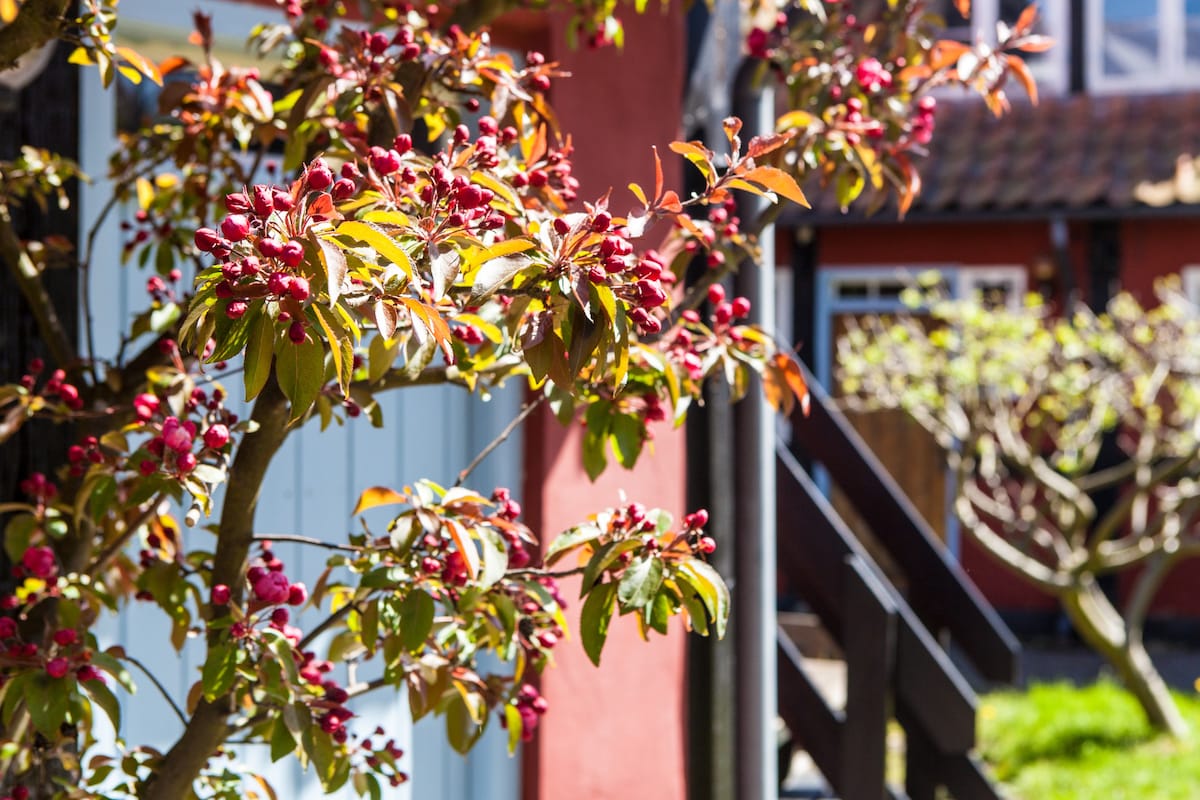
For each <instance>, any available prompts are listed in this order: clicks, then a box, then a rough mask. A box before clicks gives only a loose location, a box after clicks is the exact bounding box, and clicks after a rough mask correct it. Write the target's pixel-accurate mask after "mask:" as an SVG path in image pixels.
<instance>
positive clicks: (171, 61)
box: [158, 56, 192, 75]
mask: <svg viewBox="0 0 1200 800" xmlns="http://www.w3.org/2000/svg"><path fill="white" fill-rule="evenodd" d="M191 65H192V62H191V61H188V60H187V59H186V58H181V57H180V56H168V57H167V58H164V59H163V60H162V62H161V63H160V64H159V65H158V71H159V73H160V74H162V75H170V74H171V73H172V72H174V71H175V70H177V69H185V68H187V67H190V66H191Z"/></svg>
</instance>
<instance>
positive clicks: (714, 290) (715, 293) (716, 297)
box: [708, 283, 725, 305]
mask: <svg viewBox="0 0 1200 800" xmlns="http://www.w3.org/2000/svg"><path fill="white" fill-rule="evenodd" d="M708 302H710V303H712V304H713V305H717V304H718V303H723V302H725V287H724V286H722V285H721V284H719V283H714V284H713V285H712V286H710V287H708Z"/></svg>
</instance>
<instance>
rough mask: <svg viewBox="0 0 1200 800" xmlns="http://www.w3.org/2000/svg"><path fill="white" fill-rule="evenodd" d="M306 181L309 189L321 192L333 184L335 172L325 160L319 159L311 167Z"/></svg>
mask: <svg viewBox="0 0 1200 800" xmlns="http://www.w3.org/2000/svg"><path fill="white" fill-rule="evenodd" d="M306 180H307V182H308V188H309V189H312V190H314V191H318V192H319V191H321V190H322V189H328V188H329V186H330V185H332V184H333V171H332V170H330V169H329V165H328V164H326V163H325V160H324V159H321V158H318V159H317V160H315V161H313V162H312V164H310V165H309V167H308V173H307V175H306Z"/></svg>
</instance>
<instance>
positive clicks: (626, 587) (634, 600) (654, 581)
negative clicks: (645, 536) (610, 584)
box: [617, 556, 663, 614]
mask: <svg viewBox="0 0 1200 800" xmlns="http://www.w3.org/2000/svg"><path fill="white" fill-rule="evenodd" d="M662 581H663V562H662V559H661V558H659V557H657V556H642V557H641V558H639V559H637V560H635V561H634V562H633V563H632V564H630V565H629V566H628V567H627V568H626V569H625V574H624V575H622V576H621V583H620V585H619V586H618V587H617V601H618V602H619V603H620V607H621V613H622V614H624V613H627V612H629V611H634V610H637V609H641V608H646V607H647V606H649V605H650V603H652V602H653V601H654V595H656V594H658V587H660V586H662Z"/></svg>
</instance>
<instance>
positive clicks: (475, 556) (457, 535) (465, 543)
mask: <svg viewBox="0 0 1200 800" xmlns="http://www.w3.org/2000/svg"><path fill="white" fill-rule="evenodd" d="M442 524H443V525H445V526H446V529H447V530H449V531H450V538H451V539H453V540H454V546H455V547H457V548H458V552H460V553H462V556H463V561H465V562H466V563H467V575H468V576H470V578H471V580H475V576H476V575H478V574H479V551H478V550H476V549H475V543H474V542H472V541H471V537H470V535H469V534H468V533H467V529H466V528H464V527H463V526H462V523H460V522H458V521H457V520H453V519H443V520H442Z"/></svg>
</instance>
